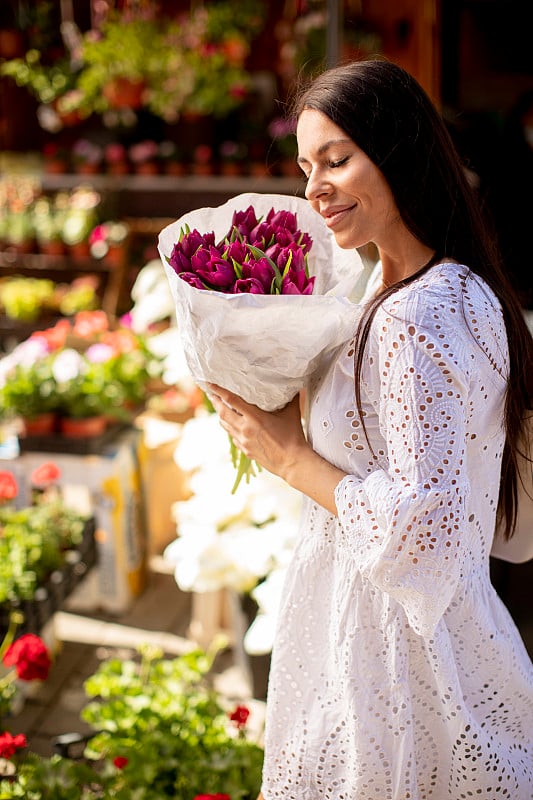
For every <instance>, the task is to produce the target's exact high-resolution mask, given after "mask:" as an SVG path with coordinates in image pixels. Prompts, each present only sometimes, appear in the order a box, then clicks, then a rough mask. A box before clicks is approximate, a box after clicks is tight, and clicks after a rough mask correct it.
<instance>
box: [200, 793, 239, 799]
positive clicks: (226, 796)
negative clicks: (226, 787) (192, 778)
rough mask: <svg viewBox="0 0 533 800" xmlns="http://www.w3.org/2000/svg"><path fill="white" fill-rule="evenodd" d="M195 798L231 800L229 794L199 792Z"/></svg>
mask: <svg viewBox="0 0 533 800" xmlns="http://www.w3.org/2000/svg"><path fill="white" fill-rule="evenodd" d="M193 800H231V797H230V796H229V794H220V792H217V794H197V795H196V797H193Z"/></svg>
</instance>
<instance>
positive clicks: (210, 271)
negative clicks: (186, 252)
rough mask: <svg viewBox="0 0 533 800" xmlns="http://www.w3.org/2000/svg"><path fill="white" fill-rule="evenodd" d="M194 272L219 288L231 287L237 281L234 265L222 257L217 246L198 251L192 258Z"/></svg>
mask: <svg viewBox="0 0 533 800" xmlns="http://www.w3.org/2000/svg"><path fill="white" fill-rule="evenodd" d="M191 268H192V272H195V273H196V274H197V275H198V276H199V277H200V278H202V280H204V281H205V282H206V283H209V284H211V286H216V287H217V289H229V288H230V287H231V286H232V285H233V283H234V281H235V270H234V269H233V265H232V264H231V263H230V262H229V261H226V260H225V259H223V258H222V256H221V255H220V253H219V252H218V250H217V249H216V247H210V248H208V249H205V250H198V252H197V253H196V254H195V255H194V256H193V257H192V258H191Z"/></svg>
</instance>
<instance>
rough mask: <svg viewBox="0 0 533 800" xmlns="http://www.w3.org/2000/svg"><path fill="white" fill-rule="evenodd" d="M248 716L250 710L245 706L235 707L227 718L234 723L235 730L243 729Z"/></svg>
mask: <svg viewBox="0 0 533 800" xmlns="http://www.w3.org/2000/svg"><path fill="white" fill-rule="evenodd" d="M249 716H250V709H249V708H247V707H246V706H237V708H236V709H235V711H233V712H232V713H231V714H230V715H229V718H230V720H231V721H232V722H233V723H235V725H236V726H237V728H239V729H240V728H244V726H245V725H246V723H247V722H248V717H249Z"/></svg>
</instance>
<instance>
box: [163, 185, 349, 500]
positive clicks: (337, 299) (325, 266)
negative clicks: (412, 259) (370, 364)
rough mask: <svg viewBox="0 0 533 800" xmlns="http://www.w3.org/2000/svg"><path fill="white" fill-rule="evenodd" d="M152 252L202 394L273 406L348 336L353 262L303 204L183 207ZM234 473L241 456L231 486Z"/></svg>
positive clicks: (283, 199) (273, 201) (288, 200)
mask: <svg viewBox="0 0 533 800" xmlns="http://www.w3.org/2000/svg"><path fill="white" fill-rule="evenodd" d="M159 252H160V255H161V260H162V262H163V265H164V268H165V271H166V274H167V277H168V280H169V283H170V288H171V292H172V296H173V299H174V303H175V308H176V320H177V326H178V331H179V334H180V338H181V342H182V345H183V349H184V355H185V360H186V362H187V366H188V368H189V370H190V372H191V375H192V377H193V378H194V380H195V381H196V382H197V383H198V384H199V385H200V386H201V387H202V388H205V386H206V384H207V383H215V384H218V385H219V386H223V387H225V388H226V389H229V390H230V391H232V392H234V393H235V394H237V395H239V396H240V397H242V398H243V399H244V400H246V401H247V402H248V403H253V404H255V405H257V406H259V407H260V408H262V409H264V410H265V411H274V410H277V409H280V408H282V407H283V406H285V405H286V404H287V403H288V402H290V400H292V398H293V397H294V396H295V395H296V394H297V393H298V392H299V391H300V390H301V389H303V388H305V387H306V386H307V384H308V382H309V380H310V379H311V378H312V377H314V376H316V375H317V374H318V373H319V372H320V370H321V369H322V368H323V367H324V366H325V365H326V363H327V362H329V358H330V356H331V354H332V353H333V351H334V350H335V349H337V348H338V347H339V346H340V345H342V344H343V343H344V342H345V341H347V340H348V339H349V338H350V337H351V336H352V335H353V333H354V331H355V327H356V324H357V318H358V313H359V312H358V308H357V306H356V305H355V304H354V303H352V302H351V301H350V300H349V295H350V292H351V290H352V288H353V286H354V285H355V282H356V280H357V278H358V276H359V274H360V273H361V271H362V269H363V265H362V262H361V259H360V257H359V255H358V253H357V251H356V250H351V251H345V250H341V248H339V247H338V246H337V244H336V243H335V240H334V239H333V236H332V234H331V233H330V231H329V230H328V228H327V226H326V224H325V222H324V220H323V219H322V218H321V217H320V216H319V215H318V214H316V212H314V211H313V210H312V209H311V207H310V206H309V203H308V202H307V201H306V200H303V199H301V198H298V197H289V196H285V195H260V194H251V193H248V194H242V195H238V196H237V197H234V198H232V199H231V200H228V201H227V202H226V203H224V204H223V205H222V206H219V207H217V208H204V209H198V210H196V211H192V212H190V213H189V214H186V215H184V216H183V217H181V218H180V219H179V220H177V221H176V222H173V223H171V224H170V225H168V226H167V227H166V228H165V229H164V230H163V231H162V232H161V233H160V235H159ZM243 470H244V473H245V474H247V475H248V473H249V472H250V465H249V463H248V462H247V461H246V459H244V458H241V459H240V461H239V474H238V479H237V481H236V485H238V480H240V477H241V476H242V474H243ZM236 485H235V486H234V490H235V488H236Z"/></svg>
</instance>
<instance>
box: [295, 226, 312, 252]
mask: <svg viewBox="0 0 533 800" xmlns="http://www.w3.org/2000/svg"><path fill="white" fill-rule="evenodd" d="M294 241H295V242H296V244H297V245H299V246H300V247H301V248H302V250H303V252H304V253H308V252H309V251H310V249H311V247H312V246H313V240H312V239H311V237H310V236H309V234H308V233H302V232H301V231H297V232H296V234H295V235H294Z"/></svg>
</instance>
